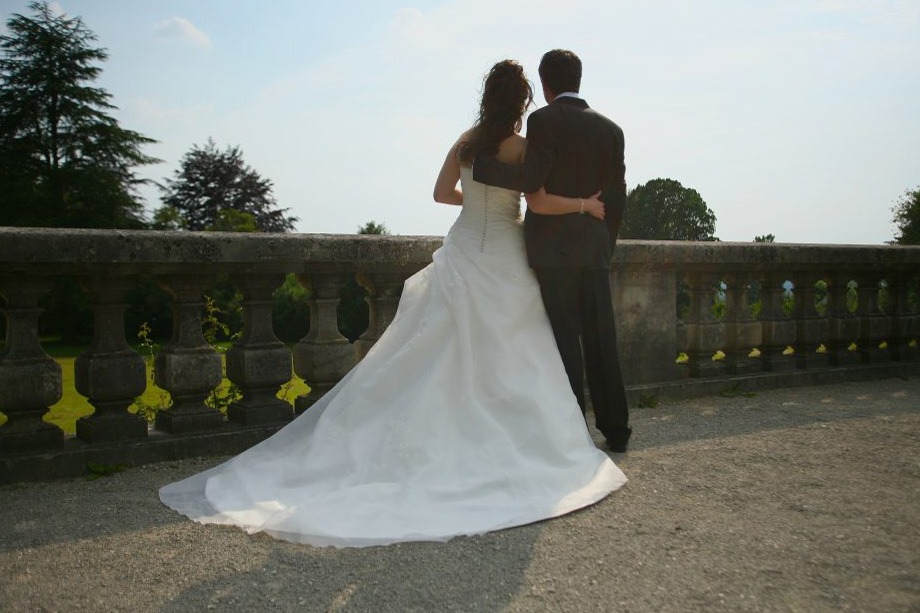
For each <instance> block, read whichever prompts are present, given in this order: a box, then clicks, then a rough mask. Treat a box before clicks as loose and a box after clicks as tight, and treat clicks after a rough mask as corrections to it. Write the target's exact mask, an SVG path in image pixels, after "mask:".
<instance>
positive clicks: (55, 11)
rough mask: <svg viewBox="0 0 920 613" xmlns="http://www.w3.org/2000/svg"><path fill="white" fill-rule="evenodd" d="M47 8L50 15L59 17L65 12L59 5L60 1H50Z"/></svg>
mask: <svg viewBox="0 0 920 613" xmlns="http://www.w3.org/2000/svg"><path fill="white" fill-rule="evenodd" d="M48 8H49V9H51V14H52V15H57V16H58V17H60V16H61V15H64V14H65V13H64V8H63V7H62V6H61V3H60V2H51V3H50V4H48Z"/></svg>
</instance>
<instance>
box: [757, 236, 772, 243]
mask: <svg viewBox="0 0 920 613" xmlns="http://www.w3.org/2000/svg"><path fill="white" fill-rule="evenodd" d="M754 242H755V243H775V242H776V237H775V236H773V235H772V234H761V235H760V236H755V237H754Z"/></svg>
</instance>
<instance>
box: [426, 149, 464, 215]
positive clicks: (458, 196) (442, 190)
mask: <svg viewBox="0 0 920 613" xmlns="http://www.w3.org/2000/svg"><path fill="white" fill-rule="evenodd" d="M459 144H460V141H459V140H458V141H457V142H456V143H454V146H453V147H451V148H450V151H448V152H447V157H446V158H444V164H442V165H441V172H439V173H438V179H437V181H435V182H434V194H433V196H434V201H435V202H441V203H444V204H463V194H462V193H461V192H460V190H459V189H457V182H458V181H459V180H460V162H459V160H457V145H459Z"/></svg>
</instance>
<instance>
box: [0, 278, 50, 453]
mask: <svg viewBox="0 0 920 613" xmlns="http://www.w3.org/2000/svg"><path fill="white" fill-rule="evenodd" d="M50 287H51V280H50V279H48V278H45V277H26V276H20V275H8V276H3V277H0V294H3V296H5V297H6V307H5V308H4V309H3V313H4V314H5V315H6V343H5V345H4V347H3V351H2V352H0V411H2V412H3V413H4V414H5V415H6V416H7V418H8V420H7V422H6V423H5V424H4V425H3V426H0V453H16V452H22V451H39V450H42V449H55V448H60V447H63V446H64V432H63V431H62V430H61V429H60V428H58V427H57V426H55V425H53V424H49V423H46V422H45V421H43V420H42V416H43V415H44V414H45V413H46V412H47V411H48V407H50V406H51V405H52V404H54V403H56V402H57V401H58V400H60V399H61V395H62V393H63V389H62V384H61V367H60V365H59V364H58V363H57V362H56V361H55V360H54V359H53V358H52V357H51V356H49V355H48V354H47V353H45V350H44V349H42V345H41V341H40V340H39V337H38V316H39V314H40V313H41V311H42V309H41V308H40V307H39V306H38V300H39V298H41V297H42V295H44V293H45V292H46V291H48V289H49V288H50Z"/></svg>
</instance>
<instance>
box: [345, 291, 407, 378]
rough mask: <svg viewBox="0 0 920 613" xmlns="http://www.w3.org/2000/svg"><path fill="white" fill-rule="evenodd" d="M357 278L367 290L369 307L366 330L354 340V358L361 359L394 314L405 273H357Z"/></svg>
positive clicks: (384, 329)
mask: <svg viewBox="0 0 920 613" xmlns="http://www.w3.org/2000/svg"><path fill="white" fill-rule="evenodd" d="M358 280H359V283H360V284H361V285H362V287H364V288H366V289H367V290H368V292H369V295H368V297H367V302H368V306H369V308H370V314H369V318H368V320H369V325H368V327H367V330H366V331H365V332H364V334H362V335H361V338H359V339H358V340H357V341H355V360H356V361H361V360H362V359H363V358H364V356H365V355H367V352H368V351H370V349H371V347H373V346H374V344H375V343H376V342H377V340H378V339H379V338H380V337H381V335H382V334H383V333H384V332H385V331H386V329H387V328H388V327H389V325H390V323H391V322H392V321H393V318H394V317H395V316H396V309H397V307H398V306H399V296H400V294H401V293H402V287H403V282H404V281H405V275H403V274H400V273H374V274H371V275H359V278H358Z"/></svg>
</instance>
